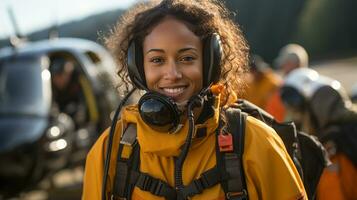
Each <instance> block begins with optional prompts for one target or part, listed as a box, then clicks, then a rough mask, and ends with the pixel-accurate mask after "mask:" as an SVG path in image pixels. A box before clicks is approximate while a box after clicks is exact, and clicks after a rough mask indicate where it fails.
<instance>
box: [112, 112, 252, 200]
mask: <svg viewBox="0 0 357 200" xmlns="http://www.w3.org/2000/svg"><path fill="white" fill-rule="evenodd" d="M226 116H227V119H228V124H229V126H228V130H229V132H230V133H233V134H232V135H233V141H234V143H233V147H234V148H233V151H228V152H220V150H219V147H218V145H216V146H217V148H216V149H217V150H216V155H217V165H216V167H214V168H211V169H209V170H207V171H206V172H204V173H202V174H201V175H200V177H199V178H198V179H195V180H194V181H192V182H191V183H190V184H189V185H186V186H184V187H183V188H180V190H176V189H175V188H173V187H171V186H170V185H169V184H168V183H166V182H164V181H162V180H160V179H157V178H154V177H152V176H150V175H149V174H146V173H142V172H140V171H139V165H140V149H139V145H137V141H136V134H137V133H136V131H137V130H136V125H135V124H128V128H127V129H126V130H125V131H124V133H123V136H122V139H121V141H120V144H119V150H118V160H117V166H116V174H115V180H114V187H113V199H118V198H119V199H128V200H129V199H131V194H132V191H133V188H134V187H135V186H136V187H138V188H140V189H141V190H143V191H148V192H150V193H151V194H153V195H156V196H161V197H165V199H167V200H175V199H178V197H183V198H184V199H188V198H189V197H192V196H195V195H197V194H200V193H202V192H203V191H204V190H205V189H208V188H210V187H213V186H215V185H217V184H221V185H222V188H223V190H224V191H225V193H226V199H233V200H243V199H248V194H247V190H246V185H245V179H244V172H243V166H242V155H243V148H244V147H243V145H244V130H245V127H244V124H245V118H246V115H245V114H242V113H241V112H240V110H239V109H228V110H227V111H226ZM219 129H220V128H218V129H217V133H219V132H220V130H219ZM217 135H218V134H217ZM124 149H129V150H130V151H129V153H130V155H125V153H123V152H124V151H125V150H124ZM123 155H125V156H123Z"/></svg>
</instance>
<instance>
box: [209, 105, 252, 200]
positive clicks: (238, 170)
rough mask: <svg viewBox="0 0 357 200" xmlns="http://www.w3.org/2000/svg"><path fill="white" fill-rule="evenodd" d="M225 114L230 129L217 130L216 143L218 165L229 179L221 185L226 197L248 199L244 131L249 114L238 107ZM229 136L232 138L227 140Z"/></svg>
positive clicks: (237, 199)
mask: <svg viewBox="0 0 357 200" xmlns="http://www.w3.org/2000/svg"><path fill="white" fill-rule="evenodd" d="M225 116H226V119H227V123H228V130H227V133H224V130H221V131H217V137H218V138H217V145H216V146H217V148H216V152H217V166H218V167H219V168H221V170H223V171H226V173H227V174H228V180H226V181H225V180H223V181H222V183H221V185H222V188H223V190H224V191H225V193H226V199H232V200H247V199H248V193H247V186H246V182H245V176H244V170H243V150H244V133H245V120H246V116H247V115H246V114H245V113H242V112H241V111H240V110H239V109H237V108H228V109H227V110H226V111H225ZM229 135H231V136H229ZM227 137H228V138H229V137H232V138H231V139H228V140H227ZM224 138H225V139H224ZM230 141H231V142H230ZM228 143H231V144H232V145H233V148H229V145H228ZM227 147H228V148H227Z"/></svg>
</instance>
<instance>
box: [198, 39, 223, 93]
mask: <svg viewBox="0 0 357 200" xmlns="http://www.w3.org/2000/svg"><path fill="white" fill-rule="evenodd" d="M222 54H223V48H222V44H221V39H220V37H219V35H218V34H217V33H213V34H212V35H211V36H209V37H207V38H206V39H205V40H204V43H203V87H207V86H209V85H210V84H211V83H217V82H218V81H219V77H220V75H221V66H220V64H221V59H222Z"/></svg>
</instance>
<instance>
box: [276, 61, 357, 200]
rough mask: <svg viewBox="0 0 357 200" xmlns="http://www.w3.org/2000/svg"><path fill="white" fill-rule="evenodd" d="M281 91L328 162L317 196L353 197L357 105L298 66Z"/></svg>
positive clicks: (334, 85)
mask: <svg viewBox="0 0 357 200" xmlns="http://www.w3.org/2000/svg"><path fill="white" fill-rule="evenodd" d="M281 94H282V99H283V101H284V103H285V104H286V105H287V106H286V108H287V109H289V110H290V113H292V116H293V120H294V122H296V123H297V124H298V126H299V127H300V128H301V129H302V130H305V131H307V132H308V133H312V134H314V135H315V136H317V137H318V138H319V140H320V141H321V142H322V143H323V144H324V146H325V148H326V150H327V151H328V154H329V157H330V159H331V161H332V165H330V166H328V167H327V168H326V169H325V170H324V172H323V174H322V176H321V179H320V182H319V185H318V189H317V199H324V200H325V199H327V200H329V199H341V200H342V199H356V197H357V192H356V191H357V190H356V185H357V107H356V105H353V104H352V102H351V100H350V99H349V97H348V95H347V93H346V91H345V90H344V88H343V87H342V86H341V84H340V83H339V82H338V81H336V80H333V79H331V78H328V77H325V76H322V75H319V74H318V73H317V72H316V71H314V70H312V69H307V68H301V69H297V70H294V71H292V72H291V73H290V74H289V75H288V76H287V77H286V80H285V82H284V86H283V87H282V93H281Z"/></svg>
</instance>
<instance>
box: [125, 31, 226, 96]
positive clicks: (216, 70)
mask: <svg viewBox="0 0 357 200" xmlns="http://www.w3.org/2000/svg"><path fill="white" fill-rule="evenodd" d="M222 54H223V48H222V44H221V39H220V37H219V35H218V34H217V33H213V34H212V35H210V36H209V37H207V38H206V39H204V41H203V87H207V86H209V85H210V84H211V83H216V82H218V80H219V76H220V74H221V67H220V64H221V58H222ZM143 60H144V57H143V49H142V46H141V45H140V44H139V43H138V42H135V41H134V40H133V41H131V42H130V44H129V48H128V56H127V62H128V73H129V77H130V80H131V81H132V82H133V84H134V85H135V86H136V87H137V88H139V89H143V90H146V79H145V72H144V66H143Z"/></svg>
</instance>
